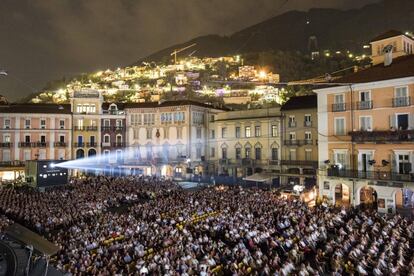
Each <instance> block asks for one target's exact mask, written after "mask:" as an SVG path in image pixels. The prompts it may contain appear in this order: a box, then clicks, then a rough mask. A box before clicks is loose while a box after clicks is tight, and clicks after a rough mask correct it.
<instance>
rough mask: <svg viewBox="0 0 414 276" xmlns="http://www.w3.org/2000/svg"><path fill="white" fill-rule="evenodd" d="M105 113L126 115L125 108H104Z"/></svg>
mask: <svg viewBox="0 0 414 276" xmlns="http://www.w3.org/2000/svg"><path fill="white" fill-rule="evenodd" d="M102 113H103V114H109V115H124V114H125V111H123V110H110V109H108V110H102Z"/></svg>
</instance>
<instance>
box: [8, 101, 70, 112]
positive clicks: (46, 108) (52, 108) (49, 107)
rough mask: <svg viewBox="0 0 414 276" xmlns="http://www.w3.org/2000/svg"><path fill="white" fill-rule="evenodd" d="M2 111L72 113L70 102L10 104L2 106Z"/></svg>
mask: <svg viewBox="0 0 414 276" xmlns="http://www.w3.org/2000/svg"><path fill="white" fill-rule="evenodd" d="M0 113H40V114H55V113H56V114H71V113H72V112H71V108H70V104H33V103H23V104H16V103H13V104H9V105H2V106H0Z"/></svg>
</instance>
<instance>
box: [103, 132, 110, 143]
mask: <svg viewBox="0 0 414 276" xmlns="http://www.w3.org/2000/svg"><path fill="white" fill-rule="evenodd" d="M110 139H111V137H110V136H109V135H108V134H105V135H104V143H105V144H109V143H110V142H111V140H110Z"/></svg>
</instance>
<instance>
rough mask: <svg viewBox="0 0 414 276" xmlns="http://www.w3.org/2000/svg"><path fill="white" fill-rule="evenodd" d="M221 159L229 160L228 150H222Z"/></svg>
mask: <svg viewBox="0 0 414 276" xmlns="http://www.w3.org/2000/svg"><path fill="white" fill-rule="evenodd" d="M221 158H222V159H227V148H221Z"/></svg>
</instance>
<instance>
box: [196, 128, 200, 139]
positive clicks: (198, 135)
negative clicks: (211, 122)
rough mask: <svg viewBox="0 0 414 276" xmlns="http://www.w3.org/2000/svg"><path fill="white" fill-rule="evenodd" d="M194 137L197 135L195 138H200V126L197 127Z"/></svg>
mask: <svg viewBox="0 0 414 276" xmlns="http://www.w3.org/2000/svg"><path fill="white" fill-rule="evenodd" d="M196 137H197V139H201V128H197V130H196Z"/></svg>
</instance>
